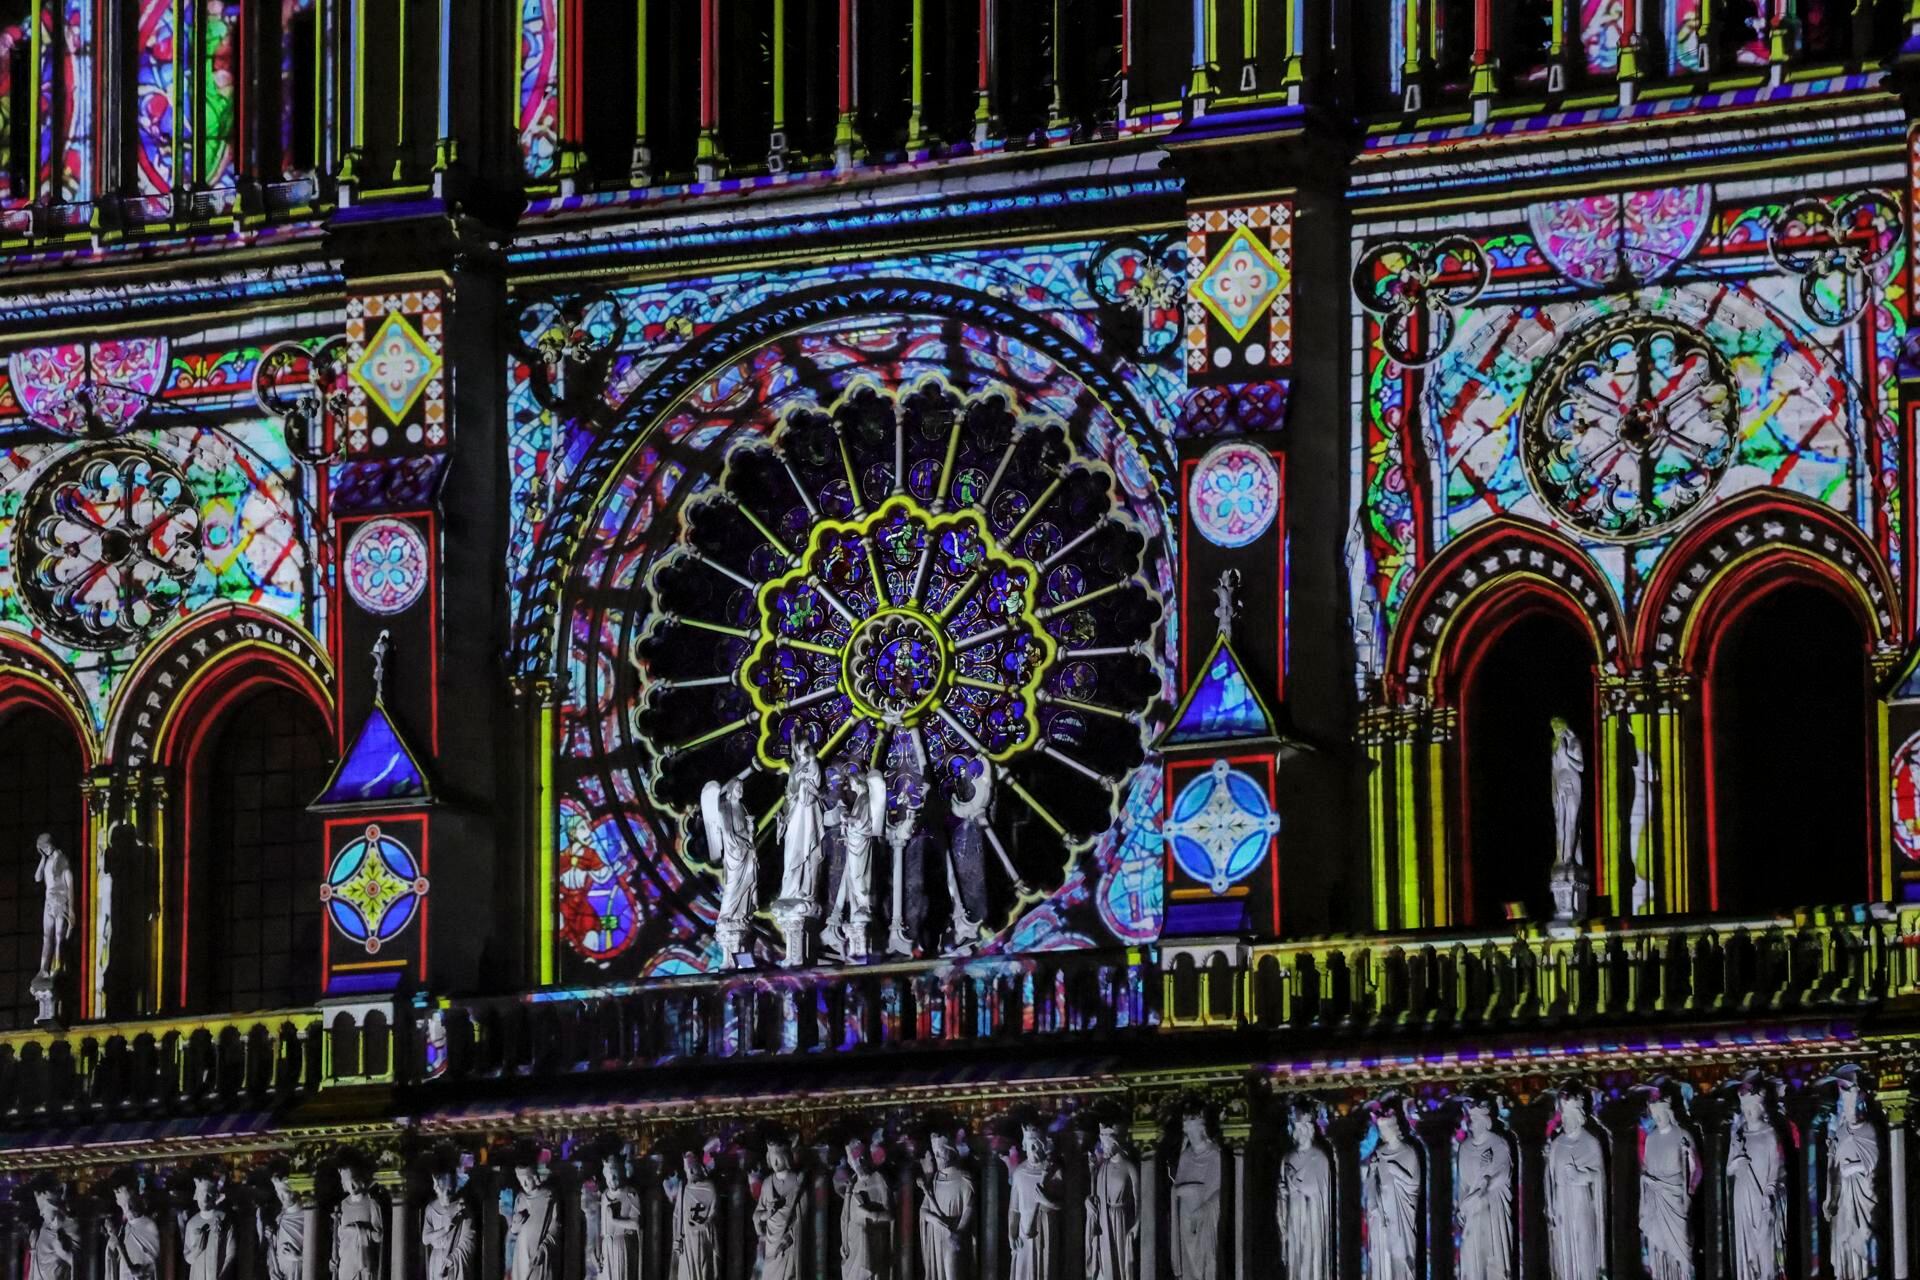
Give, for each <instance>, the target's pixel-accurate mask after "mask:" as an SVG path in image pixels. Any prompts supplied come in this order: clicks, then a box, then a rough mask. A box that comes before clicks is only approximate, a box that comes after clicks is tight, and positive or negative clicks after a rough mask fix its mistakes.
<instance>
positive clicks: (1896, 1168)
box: [1880, 1089, 1913, 1280]
mask: <svg viewBox="0 0 1920 1280" xmlns="http://www.w3.org/2000/svg"><path fill="white" fill-rule="evenodd" d="M1907 1100H1908V1094H1907V1091H1906V1090H1905V1089H1888V1090H1886V1091H1885V1092H1884V1093H1882V1094H1881V1095H1880V1110H1881V1112H1882V1113H1883V1114H1885V1116H1886V1117H1887V1175H1888V1176H1887V1199H1888V1200H1889V1201H1890V1202H1891V1205H1890V1211H1889V1213H1888V1215H1887V1231H1888V1234H1889V1235H1890V1236H1891V1237H1892V1240H1891V1247H1890V1248H1889V1249H1888V1251H1887V1252H1888V1258H1887V1274H1888V1275H1889V1276H1891V1277H1892V1280H1908V1276H1909V1275H1910V1274H1911V1272H1910V1270H1909V1258H1910V1253H1911V1248H1912V1236H1911V1232H1912V1230H1913V1227H1912V1222H1911V1219H1910V1217H1909V1214H1910V1210H1909V1208H1908V1205H1907Z"/></svg>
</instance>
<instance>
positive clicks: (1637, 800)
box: [1627, 717, 1660, 915]
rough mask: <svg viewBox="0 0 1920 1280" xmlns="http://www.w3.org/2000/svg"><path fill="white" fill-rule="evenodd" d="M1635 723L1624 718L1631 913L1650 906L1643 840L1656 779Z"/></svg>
mask: <svg viewBox="0 0 1920 1280" xmlns="http://www.w3.org/2000/svg"><path fill="white" fill-rule="evenodd" d="M1638 725H1639V718H1638V717H1633V718H1630V719H1629V720H1628V735H1629V737H1631V738H1632V740H1633V795H1632V799H1631V800H1630V801H1629V802H1628V804H1627V857H1628V858H1630V859H1631V860H1632V862H1633V914H1635V915H1639V914H1640V913H1641V912H1643V911H1646V910H1648V909H1649V908H1651V907H1652V905H1653V878H1652V877H1653V851H1652V849H1651V848H1650V847H1649V846H1648V843H1647V822H1648V819H1649V817H1650V816H1651V814H1652V812H1653V786H1654V784H1655V783H1656V782H1658V781H1660V770H1659V769H1658V767H1656V766H1655V765H1654V763H1653V752H1651V751H1649V750H1648V749H1647V744H1646V742H1645V741H1644V735H1643V734H1642V733H1641V732H1640V730H1639V728H1638Z"/></svg>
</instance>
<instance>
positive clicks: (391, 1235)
mask: <svg viewBox="0 0 1920 1280" xmlns="http://www.w3.org/2000/svg"><path fill="white" fill-rule="evenodd" d="M387 1275H388V1276H389V1277H391V1280H412V1277H413V1208H412V1206H411V1205H409V1204H408V1203H407V1183H406V1176H405V1175H404V1174H402V1175H401V1180H400V1182H399V1184H398V1185H396V1186H395V1187H394V1188H393V1208H392V1209H391V1211H390V1212H389V1213H388V1215H387Z"/></svg>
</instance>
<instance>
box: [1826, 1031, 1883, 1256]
mask: <svg viewBox="0 0 1920 1280" xmlns="http://www.w3.org/2000/svg"><path fill="white" fill-rule="evenodd" d="M1834 1079H1835V1084H1836V1086H1837V1095H1838V1096H1837V1097H1836V1099H1835V1105H1834V1111H1833V1117H1832V1118H1831V1119H1830V1120H1829V1121H1828V1122H1827V1194H1826V1198H1825V1200H1824V1201H1823V1202H1822V1203H1821V1207H1820V1211H1821V1214H1822V1215H1823V1216H1824V1217H1825V1218H1826V1220H1827V1238H1828V1240H1829V1241H1830V1244H1829V1246H1828V1247H1829V1250H1830V1252H1829V1254H1828V1261H1829V1262H1830V1263H1831V1264H1832V1269H1833V1276H1834V1280H1870V1277H1872V1276H1873V1274H1874V1239H1873V1228H1874V1221H1875V1218H1876V1216H1877V1215H1878V1213H1879V1208H1880V1188H1879V1185H1878V1184H1877V1183H1876V1182H1875V1175H1876V1174H1877V1173H1878V1172H1879V1169H1880V1135H1879V1133H1878V1131H1876V1130H1875V1129H1874V1127H1873V1121H1872V1119H1871V1118H1870V1117H1869V1116H1868V1115H1867V1097H1866V1094H1865V1092H1864V1091H1862V1089H1861V1088H1860V1079H1859V1074H1858V1068H1856V1067H1852V1066H1847V1067H1843V1068H1841V1069H1840V1070H1839V1071H1837V1072H1835V1073H1834Z"/></svg>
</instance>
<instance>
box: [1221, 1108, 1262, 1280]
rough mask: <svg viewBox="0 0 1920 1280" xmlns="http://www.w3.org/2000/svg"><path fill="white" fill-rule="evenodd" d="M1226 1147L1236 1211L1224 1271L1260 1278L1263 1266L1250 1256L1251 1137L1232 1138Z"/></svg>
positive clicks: (1237, 1278) (1238, 1277)
mask: <svg viewBox="0 0 1920 1280" xmlns="http://www.w3.org/2000/svg"><path fill="white" fill-rule="evenodd" d="M1226 1147H1227V1151H1228V1152H1229V1153H1230V1154H1231V1156H1232V1160H1233V1167H1232V1171H1231V1173H1230V1175H1229V1176H1230V1177H1231V1179H1232V1182H1231V1184H1230V1185H1229V1186H1228V1187H1227V1188H1226V1189H1225V1193H1224V1194H1225V1195H1230V1196H1231V1197H1232V1200H1231V1202H1230V1205H1231V1209H1232V1212H1231V1214H1230V1215H1229V1218H1228V1222H1227V1231H1226V1235H1227V1248H1228V1249H1229V1250H1231V1252H1230V1254H1229V1255H1228V1258H1227V1270H1226V1272H1225V1273H1224V1274H1226V1275H1228V1276H1230V1277H1232V1280H1258V1277H1257V1274H1256V1273H1257V1272H1258V1271H1259V1270H1260V1269H1259V1268H1257V1267H1255V1266H1254V1265H1253V1259H1252V1258H1251V1257H1250V1256H1249V1252H1250V1250H1251V1246H1252V1243H1253V1242H1252V1240H1251V1239H1250V1237H1249V1234H1248V1231H1247V1223H1248V1222H1249V1218H1248V1216H1247V1212H1248V1209H1249V1208H1250V1207H1251V1204H1252V1198H1251V1196H1249V1194H1248V1187H1247V1140H1246V1138H1244V1137H1241V1138H1233V1139H1229V1140H1228V1141H1227V1143H1226ZM1220 1207H1221V1208H1222V1209H1226V1208H1228V1207H1229V1205H1228V1204H1222V1205H1221V1206H1220Z"/></svg>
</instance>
